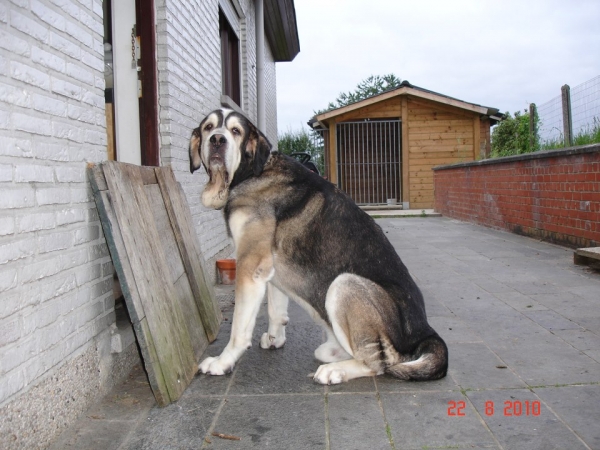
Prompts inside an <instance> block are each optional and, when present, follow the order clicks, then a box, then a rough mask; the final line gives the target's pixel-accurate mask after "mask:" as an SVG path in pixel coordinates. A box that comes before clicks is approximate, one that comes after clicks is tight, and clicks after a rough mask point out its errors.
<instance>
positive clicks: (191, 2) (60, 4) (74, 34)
mask: <svg viewBox="0 0 600 450" xmlns="http://www.w3.org/2000/svg"><path fill="white" fill-rule="evenodd" d="M222 1H236V0H222ZM240 6H241V9H242V10H243V12H244V18H243V19H242V20H241V27H240V31H241V34H242V36H240V37H241V41H242V54H241V58H242V61H241V62H242V80H243V87H242V105H241V106H242V107H243V109H244V111H245V112H246V114H247V115H248V117H250V119H251V120H253V121H256V70H255V65H256V49H255V31H254V1H253V0H240ZM218 8H219V0H156V9H157V60H158V69H159V74H158V80H159V120H160V145H161V164H163V165H167V164H168V165H171V166H172V168H173V170H174V172H175V174H176V177H177V179H178V180H179V181H180V182H181V184H182V186H183V189H184V191H185V193H186V196H187V199H188V203H189V205H190V208H191V212H192V216H193V220H194V226H195V229H196V231H197V233H198V236H199V238H200V241H201V247H202V251H203V253H204V256H205V258H206V259H207V260H208V267H209V268H211V269H212V268H213V267H211V265H214V262H213V260H214V259H215V258H217V257H219V256H228V255H229V254H230V253H231V251H232V247H231V242H230V239H229V238H228V237H227V235H226V229H225V224H224V221H223V217H222V213H221V212H220V211H212V210H206V209H205V208H204V207H203V206H202V205H201V203H200V194H201V191H202V188H203V185H204V183H205V182H206V174H204V173H203V172H202V171H200V172H197V173H196V174H194V175H191V174H190V173H189V159H188V142H189V137H190V134H191V131H192V129H193V128H195V127H196V126H197V125H198V123H199V122H200V120H201V119H202V118H203V117H204V116H205V115H206V114H207V113H208V112H209V111H211V110H213V109H215V108H217V107H219V106H220V98H221V74H220V68H221V61H220V40H219V25H218V23H219V21H218ZM102 33H103V17H102V0H12V1H10V2H9V1H0V415H2V413H3V412H7V411H8V410H11V411H13V412H14V411H16V413H15V414H17V415H16V416H15V415H13V416H11V417H13V418H16V417H18V418H19V419H18V420H19V421H20V422H19V425H18V426H19V427H21V428H20V429H31V428H35V429H38V430H40V429H42V428H43V427H44V426H46V432H47V433H46V434H48V433H49V434H50V435H51V434H52V433H55V432H56V431H57V428H56V427H54V428H52V424H43V423H42V422H43V421H44V418H43V417H39V415H38V414H36V413H35V412H33V413H32V414H30V415H29V416H28V415H27V414H21V413H20V412H19V411H22V409H20V408H21V406H20V405H19V404H18V403H19V401H20V399H22V398H25V397H27V395H26V394H27V393H28V392H29V394H30V395H33V393H35V392H36V391H35V390H33V389H34V386H35V387H36V388H37V387H39V386H42V385H46V384H48V383H49V382H50V383H52V382H53V378H51V376H57V374H58V373H61V374H62V375H61V377H63V375H64V373H63V372H64V368H65V367H66V368H68V370H71V371H73V370H74V369H73V368H72V367H71V366H73V365H75V363H77V367H79V362H78V361H79V360H80V358H83V359H84V360H85V361H88V362H90V361H91V360H94V361H96V360H95V359H94V358H96V357H92V356H90V355H91V354H92V353H94V352H96V353H97V348H100V347H101V346H102V345H101V344H102V342H104V341H103V340H102V339H104V338H103V337H102V336H105V335H107V330H108V327H109V326H110V325H111V324H112V323H113V322H114V300H113V294H112V272H113V268H112V263H111V259H110V256H109V254H108V250H107V246H106V243H105V241H104V235H103V233H102V230H101V225H100V222H99V218H98V212H97V210H96V208H95V204H94V202H93V199H92V197H91V192H90V186H89V183H88V182H87V175H86V167H87V163H88V162H100V161H104V160H105V159H106V145H107V137H106V123H105V122H106V119H105V113H104V74H103V70H104V65H103V56H104V53H103V44H102V42H103V36H102ZM265 69H266V71H265V72H266V75H267V105H266V110H267V130H266V132H267V135H268V137H269V139H270V140H271V141H272V142H273V143H275V142H276V137H277V126H276V123H277V117H276V110H275V105H276V102H275V96H276V93H275V63H274V62H273V58H272V55H271V53H270V51H269V49H267V51H266V68H265ZM94 346H97V348H95V347H94ZM94 364H95V363H94ZM98 364H99V366H98V367H99V368H98V369H97V370H96V369H95V368H93V367H91V368H90V367H88V368H87V370H88V372H89V373H93V374H96V373H97V372H98V371H99V370H100V365H101V364H103V363H102V362H99V363H98ZM59 371H61V372H59ZM89 373H88V374H89ZM72 375H73V376H75V377H77V376H78V375H77V374H75V373H73V374H72ZM98 376H99V377H106V375H105V374H101V375H98ZM63 378H64V377H63ZM82 379H83V378H82ZM86 380H87V379H86ZM30 389H32V390H31V391H30ZM87 389H89V390H90V391H91V390H93V391H94V392H88V391H86V387H83V388H82V390H81V392H86V393H85V394H84V395H82V396H80V399H79V400H78V401H79V403H78V405H77V408H79V409H77V408H75V409H74V410H76V411H80V410H82V409H84V408H85V406H86V404H85V402H86V401H89V399H90V398H92V397H93V396H94V395H96V394H97V393H98V392H99V388H98V387H97V386H96V387H94V386H93V385H90V386H89V387H87ZM15 404H17V406H15ZM45 407H46V408H45V409H46V410H48V408H52V405H50V406H48V405H45ZM70 407H71V409H73V408H74V405H73V404H72V405H70ZM3 408H4V409H3ZM75 414H76V413H75ZM29 417H30V418H31V419H29ZM15 420H16V419H15ZM35 421H37V422H35ZM4 425H5V424H4ZM12 426H13V427H14V426H17V425H16V424H15V423H13V425H12ZM48 427H50V428H52V430H51V431H48V429H49V428H48ZM3 430H4V428H3V424H2V423H1V422H0V431H3ZM2 437H3V435H2V434H1V433H0V442H1V441H2ZM18 444H19V443H18V442H17V444H11V445H13V447H14V445H17V447H18ZM0 446H1V445H0ZM28 448H29V447H28Z"/></svg>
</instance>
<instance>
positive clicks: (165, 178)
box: [156, 168, 222, 342]
mask: <svg viewBox="0 0 600 450" xmlns="http://www.w3.org/2000/svg"><path fill="white" fill-rule="evenodd" d="M156 176H157V179H158V183H159V185H160V186H161V192H162V195H163V198H164V199H165V204H166V205H167V213H168V215H169V218H170V221H171V224H172V226H173V231H174V233H175V240H176V242H177V245H178V247H179V252H180V254H181V258H182V261H183V265H184V267H185V271H186V272H187V274H188V278H189V281H190V287H191V290H192V293H193V294H194V299H195V300H196V305H197V308H198V310H199V312H200V318H201V319H202V324H203V326H204V330H205V332H206V335H207V338H208V340H209V341H210V342H212V341H214V340H215V339H216V337H217V334H218V332H219V326H220V323H221V320H222V316H221V311H220V309H219V307H218V305H217V302H216V301H215V293H214V290H213V288H212V284H211V283H210V282H209V280H208V279H207V278H206V273H207V272H206V270H205V268H204V267H203V259H202V258H201V257H200V255H201V252H200V243H199V242H198V238H197V236H196V233H195V231H194V230H193V229H192V228H191V224H192V219H191V216H190V212H189V207H188V205H187V202H186V200H185V196H184V195H183V194H182V191H181V188H180V186H179V183H177V181H176V180H175V176H174V175H173V171H172V170H171V169H170V168H159V169H156ZM167 199H168V201H167Z"/></svg>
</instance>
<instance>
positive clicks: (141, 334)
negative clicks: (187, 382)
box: [132, 317, 171, 406]
mask: <svg viewBox="0 0 600 450" xmlns="http://www.w3.org/2000/svg"><path fill="white" fill-rule="evenodd" d="M132 325H133V331H134V332H135V335H136V337H137V342H138V345H139V347H140V352H141V353H142V359H143V360H144V367H145V368H146V374H147V375H148V383H149V384H150V388H151V389H152V393H153V394H154V398H155V399H156V403H157V404H158V406H167V405H168V404H169V403H171V398H170V397H169V393H168V392H169V391H168V388H167V384H166V382H165V378H164V376H163V373H162V367H161V365H160V360H159V358H158V355H157V353H156V346H155V345H154V339H152V333H151V332H150V327H149V326H148V321H147V320H146V318H145V317H144V319H142V320H141V321H139V322H133V323H132Z"/></svg>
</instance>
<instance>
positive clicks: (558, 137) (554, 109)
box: [537, 95, 563, 143]
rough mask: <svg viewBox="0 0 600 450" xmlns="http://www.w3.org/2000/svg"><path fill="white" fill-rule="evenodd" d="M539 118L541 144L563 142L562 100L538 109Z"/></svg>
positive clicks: (549, 102)
mask: <svg viewBox="0 0 600 450" xmlns="http://www.w3.org/2000/svg"><path fill="white" fill-rule="evenodd" d="M537 113H538V117H539V122H538V135H539V139H540V142H541V143H546V142H562V140H563V117H562V98H561V96H560V95H559V96H558V97H555V98H553V99H552V100H550V101H548V102H546V103H544V104H543V105H539V106H538V107H537Z"/></svg>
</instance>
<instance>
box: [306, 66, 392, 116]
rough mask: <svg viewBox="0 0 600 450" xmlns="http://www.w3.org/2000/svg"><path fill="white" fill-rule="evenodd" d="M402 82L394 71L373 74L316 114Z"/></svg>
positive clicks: (377, 92)
mask: <svg viewBox="0 0 600 450" xmlns="http://www.w3.org/2000/svg"><path fill="white" fill-rule="evenodd" d="M400 83H402V80H400V78H398V77H397V76H396V75H394V74H393V73H389V74H387V75H371V76H370V77H368V78H365V79H364V80H362V81H361V82H360V83H358V84H357V85H356V88H355V89H354V91H351V92H342V93H341V94H340V95H338V97H337V98H336V99H335V100H334V101H333V102H329V105H327V108H325V109H323V110H320V111H316V112H315V115H317V114H322V113H324V112H327V111H331V110H332V109H336V108H341V107H342V106H346V105H349V104H351V103H356V102H359V101H361V100H364V99H365V98H369V97H372V96H374V95H377V94H381V93H382V92H385V91H389V90H391V89H395V88H397V87H398V86H400Z"/></svg>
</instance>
